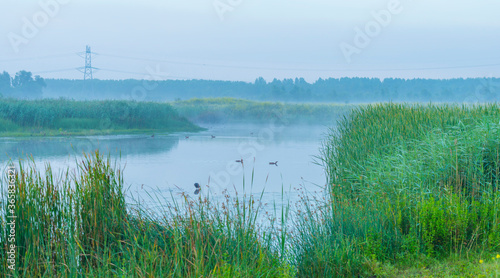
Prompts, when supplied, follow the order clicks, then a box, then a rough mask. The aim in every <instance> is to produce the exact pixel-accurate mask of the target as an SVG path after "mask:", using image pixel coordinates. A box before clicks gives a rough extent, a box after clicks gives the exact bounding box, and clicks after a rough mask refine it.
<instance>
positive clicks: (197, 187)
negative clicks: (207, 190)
mask: <svg viewBox="0 0 500 278" xmlns="http://www.w3.org/2000/svg"><path fill="white" fill-rule="evenodd" d="M194 187H196V190H195V191H194V195H198V194H199V193H200V190H201V187H200V184H199V183H197V182H195V183H194Z"/></svg>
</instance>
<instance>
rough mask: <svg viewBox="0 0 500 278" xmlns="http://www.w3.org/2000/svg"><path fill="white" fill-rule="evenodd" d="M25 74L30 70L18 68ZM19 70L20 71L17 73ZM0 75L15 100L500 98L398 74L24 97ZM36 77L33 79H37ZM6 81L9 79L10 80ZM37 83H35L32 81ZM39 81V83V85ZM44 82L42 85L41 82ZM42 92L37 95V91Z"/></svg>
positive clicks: (94, 88) (87, 89) (60, 91)
mask: <svg viewBox="0 0 500 278" xmlns="http://www.w3.org/2000/svg"><path fill="white" fill-rule="evenodd" d="M23 72H25V73H28V74H30V76H31V73H29V72H26V71H23ZM18 74H19V73H18ZM18 74H16V77H15V78H10V76H8V73H5V72H4V73H3V75H0V95H2V96H4V97H14V98H40V97H44V98H60V97H63V98H68V99H75V100H90V99H117V100H136V101H142V100H145V101H174V100H188V99H191V98H206V97H231V98H240V99H247V100H260V101H289V102H299V101H300V102H320V101H321V102H337V103H366V102H387V101H392V102H403V101H409V102H473V103H477V102H480V103H481V102H489V101H499V100H500V79H498V78H466V79H463V78H455V79H401V78H385V79H383V80H381V79H378V78H361V77H355V78H347V77H343V78H327V79H322V78H320V79H318V80H316V81H315V82H313V83H308V82H307V81H306V80H304V78H295V79H291V78H290V79H283V80H278V79H274V80H272V81H270V82H268V81H266V80H265V79H264V78H262V77H259V78H257V79H256V80H255V81H254V82H242V81H217V80H159V81H144V80H137V79H125V80H99V79H94V80H92V81H89V80H87V81H84V80H80V79H77V80H70V79H48V78H47V79H45V80H43V79H41V78H40V77H38V79H37V77H35V79H34V80H33V81H32V82H30V83H29V84H41V85H39V86H38V87H36V89H31V90H32V93H31V94H29V95H27V94H26V93H25V92H24V91H26V89H27V88H29V86H24V87H23V86H21V87H19V85H17V83H16V82H14V81H15V80H16V78H17V79H19V78H18V77H17V76H18ZM37 80H38V81H37ZM9 82H10V83H9ZM37 82H39V83H37ZM42 82H43V83H42ZM42 85H46V86H42ZM41 92H42V93H41Z"/></svg>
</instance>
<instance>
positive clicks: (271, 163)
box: [269, 160, 278, 166]
mask: <svg viewBox="0 0 500 278" xmlns="http://www.w3.org/2000/svg"><path fill="white" fill-rule="evenodd" d="M269 165H276V166H278V161H277V160H276V162H269Z"/></svg>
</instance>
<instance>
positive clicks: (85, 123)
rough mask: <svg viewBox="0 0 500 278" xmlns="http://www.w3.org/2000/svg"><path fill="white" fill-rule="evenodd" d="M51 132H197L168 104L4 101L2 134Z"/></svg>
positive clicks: (0, 102)
mask: <svg viewBox="0 0 500 278" xmlns="http://www.w3.org/2000/svg"><path fill="white" fill-rule="evenodd" d="M20 128H21V129H24V130H28V131H38V130H42V131H47V130H56V131H57V130H64V131H80V130H101V131H113V130H130V129H138V130H162V131H197V130H200V128H199V127H197V126H195V125H193V124H192V123H190V122H189V121H188V120H187V119H186V118H184V117H182V116H179V114H178V113H177V111H176V110H175V109H174V108H173V107H172V106H171V105H170V104H167V103H158V102H135V101H113V100H108V101H73V100H66V99H57V100H56V99H42V100H36V101H31V100H17V99H0V132H2V131H3V132H8V131H12V130H13V129H14V130H16V131H17V130H18V129H20Z"/></svg>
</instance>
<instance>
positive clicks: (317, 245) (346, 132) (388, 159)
mask: <svg viewBox="0 0 500 278" xmlns="http://www.w3.org/2000/svg"><path fill="white" fill-rule="evenodd" d="M499 156H500V108H499V106H498V105H493V104H492V105H485V106H462V107H459V106H450V105H440V106H436V105H429V106H422V105H398V104H384V105H368V106H365V107H359V108H357V109H356V110H354V111H353V112H352V113H351V114H350V115H348V116H346V117H345V118H344V119H343V120H342V121H340V123H339V125H338V129H337V130H336V131H332V135H331V136H330V137H329V139H328V141H327V142H326V143H325V145H324V148H323V158H324V163H325V165H326V168H327V171H328V175H329V178H330V180H329V189H330V192H331V201H330V202H329V203H328V206H327V207H326V208H325V209H324V211H322V213H321V214H311V215H309V218H313V219H314V221H309V222H307V223H305V224H304V225H301V227H302V229H301V232H300V235H301V238H300V240H298V242H297V246H298V248H297V249H298V250H297V255H296V257H297V267H298V272H299V274H300V275H302V276H310V277H313V276H321V275H320V273H321V274H326V276H335V275H343V276H352V275H354V276H356V275H371V274H374V273H373V272H377V271H375V270H376V269H379V270H380V269H384V267H379V266H380V264H381V265H382V266H388V265H393V268H394V269H393V270H394V271H393V272H392V273H397V272H398V271H400V270H401V269H411V268H414V267H416V266H419V265H420V267H421V266H422V265H423V266H424V267H429V264H428V261H429V260H430V259H436V260H437V264H438V265H439V262H440V261H442V260H450V259H449V258H450V257H453V256H456V257H458V258H459V259H458V261H460V260H462V261H461V263H463V259H464V258H467V259H468V258H469V256H470V257H473V258H477V257H478V256H476V255H475V254H494V253H495V252H498V251H500V191H499V182H500V181H499V174H500V159H499ZM426 260H427V262H426ZM495 265H497V266H498V264H497V263H496V262H495ZM454 267H455V266H453V265H452V266H450V268H452V269H453V268H454ZM398 269H399V270H398ZM477 269H478V268H473V269H471V270H470V271H471V272H470V273H465V275H467V276H472V277H474V276H475V275H478V274H481V273H482V272H476V271H475V270H477ZM385 270H387V267H386V268H385ZM495 271H496V272H490V273H489V274H494V275H496V276H497V277H498V275H499V271H498V269H497V270H495ZM474 273H475V274H474ZM378 274H379V275H382V274H381V273H378ZM386 274H387V275H390V274H391V272H390V273H386ZM392 275H394V274H392ZM447 275H451V274H450V273H449V274H447ZM394 276H397V275H394ZM493 277H494V276H493Z"/></svg>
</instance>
